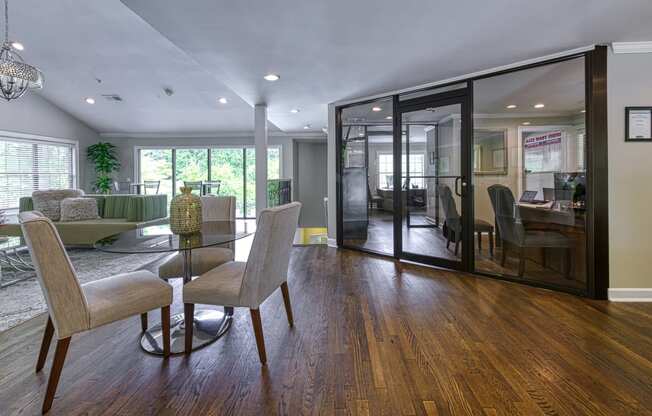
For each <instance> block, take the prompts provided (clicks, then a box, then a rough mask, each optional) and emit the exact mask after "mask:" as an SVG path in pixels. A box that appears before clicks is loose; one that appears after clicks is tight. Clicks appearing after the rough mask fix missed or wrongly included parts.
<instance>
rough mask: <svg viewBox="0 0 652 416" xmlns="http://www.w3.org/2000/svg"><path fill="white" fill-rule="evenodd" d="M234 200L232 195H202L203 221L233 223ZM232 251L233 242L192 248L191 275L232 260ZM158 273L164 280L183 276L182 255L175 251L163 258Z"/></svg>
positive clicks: (233, 249) (233, 248) (233, 250)
mask: <svg viewBox="0 0 652 416" xmlns="http://www.w3.org/2000/svg"><path fill="white" fill-rule="evenodd" d="M235 202H236V200H235V197H234V196H213V195H207V196H202V197H201V210H202V219H203V221H231V222H233V223H235ZM234 253H235V244H234V243H229V244H225V245H221V246H219V247H204V248H201V249H197V250H193V251H192V259H191V261H192V272H193V275H200V274H202V273H206V272H207V271H209V270H211V269H214V268H215V267H217V266H219V265H220V264H224V263H226V262H227V261H231V260H233V259H234ZM158 275H159V277H160V278H161V279H165V280H167V279H172V278H175V277H183V256H182V255H181V254H180V253H175V254H173V255H172V256H171V257H169V258H168V259H167V260H165V262H163V264H161V266H160V267H159V269H158Z"/></svg>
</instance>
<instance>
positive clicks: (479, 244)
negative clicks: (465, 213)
mask: <svg viewBox="0 0 652 416" xmlns="http://www.w3.org/2000/svg"><path fill="white" fill-rule="evenodd" d="M477 234H478V253H482V232H480V231H478V232H477Z"/></svg>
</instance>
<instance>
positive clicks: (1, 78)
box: [0, 0, 43, 101]
mask: <svg viewBox="0 0 652 416" xmlns="http://www.w3.org/2000/svg"><path fill="white" fill-rule="evenodd" d="M8 1H9V0H5V41H4V43H3V44H2V49H0V92H1V93H2V96H3V97H4V99H5V100H7V101H10V100H15V99H16V98H20V97H22V96H23V95H24V94H25V92H27V90H28V89H36V88H42V87H43V74H41V71H39V70H38V69H37V68H35V67H33V66H31V65H28V64H26V63H25V62H23V58H21V57H20V55H19V54H18V53H17V52H16V51H15V50H14V48H13V47H12V44H11V41H9V6H8Z"/></svg>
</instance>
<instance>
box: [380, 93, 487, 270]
mask: <svg viewBox="0 0 652 416" xmlns="http://www.w3.org/2000/svg"><path fill="white" fill-rule="evenodd" d="M472 88H473V86H472V83H471V82H467V83H466V86H465V87H463V88H459V89H455V90H451V91H446V92H441V93H434V94H430V95H426V96H422V97H417V98H412V99H407V100H403V101H399V97H398V96H395V97H394V105H393V111H394V114H393V116H392V119H393V121H394V126H393V134H394V140H393V142H394V146H393V154H394V157H393V161H394V257H396V258H399V259H404V260H409V261H415V262H418V263H423V264H428V265H431V266H438V267H445V268H447V269H454V270H460V271H466V272H469V271H472V270H473V260H474V247H473V234H474V231H473V185H472V167H473V153H472V152H473V151H472V149H473V124H472V120H473V115H472V114H471V113H472V111H473V105H472V102H471V100H472V96H473V94H472ZM456 104H459V105H460V108H461V123H462V128H461V132H460V141H461V143H460V148H461V149H460V150H461V155H460V159H461V160H460V162H461V166H460V174H461V177H462V180H461V185H462V187H461V192H462V195H463V196H462V197H461V201H462V204H461V205H462V210H461V217H462V235H461V239H462V258H461V260H459V261H457V260H449V259H445V258H440V257H435V256H428V255H424V254H417V253H410V252H406V251H404V250H403V203H402V201H403V199H402V191H403V190H402V182H403V175H402V171H401V170H402V163H401V161H402V136H403V130H402V115H403V113H406V112H411V111H418V110H424V109H426V108H430V107H442V106H446V105H456Z"/></svg>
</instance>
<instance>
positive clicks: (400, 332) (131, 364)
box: [0, 246, 652, 416]
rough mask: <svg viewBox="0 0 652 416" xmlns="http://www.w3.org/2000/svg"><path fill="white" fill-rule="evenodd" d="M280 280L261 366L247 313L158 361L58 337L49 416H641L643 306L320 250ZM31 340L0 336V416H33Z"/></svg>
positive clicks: (648, 389)
mask: <svg viewBox="0 0 652 416" xmlns="http://www.w3.org/2000/svg"><path fill="white" fill-rule="evenodd" d="M290 269H291V272H290V275H289V292H290V296H291V301H292V307H293V309H294V323H295V325H294V327H293V328H290V327H289V326H288V323H287V318H286V315H285V308H284V303H283V298H282V295H281V291H280V290H279V291H278V292H277V293H275V294H274V295H273V296H272V297H271V298H270V299H269V300H268V301H267V302H266V303H264V304H263V305H262V306H261V308H260V312H261V316H262V323H263V328H264V334H265V345H266V348H267V366H266V367H261V365H260V362H259V359H258V353H257V351H256V343H255V338H254V335H253V332H252V329H251V324H250V321H249V319H250V317H249V311H247V310H246V309H236V313H235V319H234V324H233V327H232V329H231V331H230V332H229V333H228V334H227V335H226V336H225V337H224V338H223V339H221V340H220V341H218V342H217V343H214V344H212V345H210V346H208V347H206V348H204V349H201V350H198V351H195V352H193V353H192V354H191V355H189V356H183V355H181V356H173V357H171V358H170V359H169V360H163V359H161V358H160V357H154V356H150V355H147V354H145V353H143V352H142V351H141V350H140V348H139V346H138V339H139V336H140V322H139V317H134V318H133V319H130V320H127V321H123V322H118V323H115V324H111V325H108V326H105V327H102V328H99V329H97V330H94V331H90V332H88V333H85V334H83V335H80V336H74V337H73V338H74V339H73V342H72V343H71V347H70V350H69V351H68V356H67V360H66V366H65V367H64V369H63V373H62V375H61V381H60V384H59V389H58V391H57V395H56V398H55V400H54V404H53V407H52V410H51V412H50V414H52V415H116V414H117V415H148V414H163V415H172V414H178V415H276V414H282V415H299V414H324V415H349V414H350V415H428V416H431V415H466V414H471V415H500V414H510V415H511V414H520V415H571V414H574V415H605V416H607V415H609V416H612V415H625V414H628V415H629V414H641V415H644V414H652V410H651V409H652V304H613V303H608V302H602V301H591V300H586V299H581V298H577V297H573V296H570V295H566V294H561V293H555V292H551V291H546V290H542V289H536V288H531V287H527V286H522V285H518V284H513V283H506V282H502V281H498V280H492V279H488V278H482V277H474V276H469V275H463V274H458V273H454V272H448V271H442V270H437V269H427V268H421V267H419V266H414V265H409V264H398V263H394V262H392V261H390V260H386V259H382V258H376V257H371V256H366V255H363V254H360V253H357V252H353V251H347V250H335V249H332V248H327V247H315V246H313V247H300V248H295V249H294V250H293V256H292V260H291V265H290ZM176 289H177V291H176V292H175V299H176V305H175V306H176V307H177V310H178V308H179V307H180V306H182V305H181V304H180V297H179V292H178V289H179V288H178V287H177V288H176ZM149 315H150V318H149V319H150V322H149V323H150V325H151V324H153V323H154V320H155V319H158V317H159V314H158V313H151V314H149ZM44 327H45V316H44V315H43V316H40V317H38V318H35V319H33V320H31V321H28V322H27V323H25V324H23V325H20V326H18V327H16V328H13V329H11V330H9V331H6V332H4V333H2V334H0V415H3V416H5V415H19V414H20V415H32V414H38V413H39V412H40V406H41V401H42V399H43V395H44V394H45V384H46V382H47V374H48V373H49V371H50V368H51V360H52V356H50V357H49V359H48V361H47V364H46V366H45V368H44V369H43V371H42V372H41V373H39V374H35V372H34V366H35V364H36V359H37V356H38V352H39V345H40V340H41V337H42V334H43V329H44ZM50 354H52V351H51V352H50Z"/></svg>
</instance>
